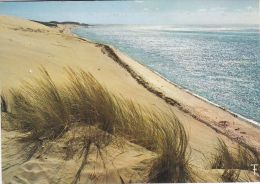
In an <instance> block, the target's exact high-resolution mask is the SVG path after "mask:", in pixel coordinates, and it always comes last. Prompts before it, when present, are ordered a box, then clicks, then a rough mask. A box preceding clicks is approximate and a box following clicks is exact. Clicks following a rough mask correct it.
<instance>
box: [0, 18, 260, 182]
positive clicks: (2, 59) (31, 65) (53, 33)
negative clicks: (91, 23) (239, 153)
mask: <svg viewBox="0 0 260 184" xmlns="http://www.w3.org/2000/svg"><path fill="white" fill-rule="evenodd" d="M62 29H63V28H62ZM62 29H61V28H49V27H46V26H43V25H41V24H38V23H35V22H30V21H27V20H22V19H18V18H12V17H5V16H0V33H1V34H0V44H1V45H0V81H1V89H2V90H3V91H5V90H8V89H9V88H10V87H17V86H18V85H19V84H20V82H21V81H22V80H28V79H30V78H31V77H33V76H37V75H38V74H39V71H38V68H39V67H40V66H44V67H46V68H47V69H48V71H49V72H50V74H51V75H52V76H53V78H54V79H55V80H57V81H59V82H63V81H64V80H65V78H64V70H63V67H66V66H70V67H72V68H80V69H83V70H85V71H89V72H91V73H92V74H93V76H94V77H95V78H96V79H97V80H98V81H99V82H100V83H102V84H103V85H105V86H106V87H107V88H108V90H109V91H112V92H113V93H115V94H117V95H122V96H124V97H125V98H127V99H132V100H133V101H135V102H136V103H139V104H141V105H144V106H147V107H149V108H153V109H161V110H162V111H165V112H169V110H173V111H174V112H175V114H176V115H177V117H178V118H179V119H180V121H181V122H182V123H183V124H184V126H185V128H186V130H187V133H188V135H189V138H190V145H191V148H192V155H191V156H192V162H193V164H194V165H196V167H198V168H199V169H205V168H206V167H207V166H208V164H209V163H208V162H207V157H209V156H210V155H211V153H212V152H214V149H215V146H216V143H217V139H218V137H221V138H222V139H224V140H225V141H226V142H227V143H228V144H230V145H232V144H235V143H234V142H232V141H231V140H230V139H229V138H227V137H226V136H225V135H228V136H229V137H232V138H233V139H239V140H242V141H244V142H245V143H247V144H249V145H250V146H255V147H257V148H260V130H259V129H258V128H255V127H254V126H252V125H250V124H248V123H246V122H244V121H243V120H240V119H238V118H236V117H234V116H232V115H231V114H229V113H227V112H225V111H223V110H221V109H220V108H217V107H215V106H213V105H210V104H208V103H206V102H204V101H202V100H200V99H198V98H196V97H194V96H192V95H190V94H188V93H186V92H184V91H183V90H181V89H179V88H178V87H176V86H174V85H172V84H170V83H169V82H167V81H165V80H164V79H162V78H160V77H159V76H158V75H156V74H154V73H153V72H151V71H150V70H148V69H146V68H145V67H143V66H142V65H140V64H139V63H137V62H135V61H133V60H132V59H131V58H129V57H127V56H126V55H124V54H122V53H120V52H118V51H115V52H116V53H117V54H118V56H119V57H120V59H122V60H123V61H124V62H125V63H127V64H128V65H129V66H130V67H131V68H132V69H133V70H135V71H136V73H137V74H138V75H140V76H142V77H143V78H144V79H145V80H146V81H147V82H149V83H150V85H151V86H152V87H153V88H155V89H157V90H158V91H161V92H163V93H164V94H165V96H168V97H170V98H172V99H174V100H176V101H178V102H179V103H180V104H181V106H182V107H183V108H184V109H185V110H187V111H188V112H189V113H184V112H183V109H180V108H179V107H178V106H172V105H169V104H167V103H166V102H165V100H164V99H162V98H160V97H158V96H156V95H155V94H153V93H151V92H149V91H148V90H147V89H146V88H145V87H144V86H143V85H140V84H138V83H137V81H136V79H134V78H133V77H132V76H131V74H130V73H129V72H128V71H127V70H125V69H124V68H123V67H121V66H120V65H119V64H118V63H116V62H115V61H114V60H113V59H112V58H111V57H109V56H108V55H107V54H104V53H103V52H102V47H98V46H97V45H96V44H93V43H90V42H87V41H84V40H82V39H79V38H77V37H75V36H73V35H71V34H69V33H68V32H67V31H65V32H62V31H61V30H62ZM201 120H203V122H204V123H202V122H201ZM221 121H227V122H228V126H224V127H223V126H222V124H221V123H220V122H221ZM208 125H210V126H213V127H215V128H216V129H217V130H218V131H219V132H222V133H219V132H217V131H216V130H214V129H212V128H210V127H209V126H208ZM237 128H239V131H237V130H235V129H237ZM223 134H224V135H223ZM12 135H13V136H16V132H9V131H3V132H2V138H3V151H2V152H3V166H4V167H5V166H6V165H8V163H10V162H13V161H14V160H12V159H13V158H12V157H11V155H12V154H13V151H15V149H17V147H14V146H12V144H8V143H5V140H6V139H10V136H12ZM8 137H9V138H8ZM11 141H12V140H11ZM57 147H58V148H57V149H58V150H59V149H60V148H61V147H62V146H61V147H59V145H57ZM126 147H127V150H129V152H128V153H125V154H124V155H122V157H120V158H118V159H117V166H119V167H122V169H120V171H121V170H122V173H124V174H123V175H122V177H125V178H126V180H125V179H124V180H125V181H126V182H129V179H131V177H130V175H131V174H133V176H134V178H135V179H136V180H135V181H142V179H144V178H143V177H139V178H138V177H137V176H138V172H141V173H142V174H141V175H142V176H143V173H144V172H145V171H144V170H145V169H144V164H145V165H149V164H147V163H146V161H147V160H149V159H150V160H151V159H153V158H154V157H155V155H154V154H153V153H151V152H149V151H147V150H143V149H142V148H140V147H139V146H137V145H132V144H130V143H128V144H127V146H126ZM113 149H114V150H113ZM113 149H112V148H111V149H110V151H113V152H120V151H122V150H120V149H118V148H116V149H115V148H113ZM140 149H141V150H140ZM139 154H143V155H144V156H141V157H140V158H139V157H138V158H136V155H139ZM93 155H94V154H93ZM9 159H11V160H12V161H10V160H9ZM97 162H98V161H97ZM62 164H63V163H62V161H61V160H59V159H58V158H57V157H56V156H55V155H54V156H53V155H52V156H50V158H48V159H44V158H43V159H40V160H36V159H33V160H31V161H29V162H26V163H23V164H22V165H20V166H19V167H18V166H16V167H13V168H10V169H7V170H4V171H3V176H4V180H5V181H12V182H13V183H19V181H25V182H24V183H26V182H27V181H28V182H27V183H30V182H32V180H35V181H39V182H41V183H48V182H49V183H50V181H53V180H51V179H50V178H52V177H56V178H58V177H59V176H58V175H57V176H55V174H54V173H56V172H57V171H58V169H59V168H58V167H59V166H60V165H62ZM99 164H100V163H95V164H93V165H97V167H98V165H99ZM76 166H78V163H77V161H75V160H73V161H71V162H70V163H66V164H65V165H62V167H63V169H64V170H66V172H69V173H68V174H66V173H65V174H64V175H65V176H66V177H72V176H73V173H71V172H75V171H73V170H72V169H71V168H75V167H76ZM134 168H137V169H136V170H135V169H134ZM138 168H139V169H138ZM140 168H143V169H140ZM138 170H140V171H138ZM110 171H111V172H115V171H113V169H112V168H111V169H110ZM89 172H91V169H89V170H88V169H86V171H85V173H84V174H85V175H88V174H89ZM50 173H52V175H51V174H50ZM84 174H83V175H84ZM103 174H104V173H103ZM101 175H102V174H101ZM112 176H115V177H114V178H113V177H112ZM17 177H18V178H17ZM19 177H20V178H19ZM21 177H23V178H21ZM31 177H37V178H33V179H32V178H31ZM66 177H65V178H61V179H63V180H64V181H66V180H67V178H66ZM83 178H85V179H86V180H88V179H89V177H83ZM111 178H112V179H113V180H111V182H119V183H120V181H119V180H120V178H119V177H118V175H116V173H113V174H111ZM111 178H110V179H111ZM70 179H71V178H70ZM103 179H104V178H103ZM139 179H140V180H139ZM29 180H31V181H29ZM213 181H214V179H213ZM82 183H84V182H83V180H82Z"/></svg>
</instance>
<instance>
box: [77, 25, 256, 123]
mask: <svg viewBox="0 0 260 184" xmlns="http://www.w3.org/2000/svg"><path fill="white" fill-rule="evenodd" d="M73 32H74V33H75V34H77V35H78V36H80V37H82V38H87V39H89V40H92V41H95V42H100V43H105V44H110V45H113V46H114V47H116V48H118V49H119V50H121V51H122V52H125V53H126V54H127V55H129V56H130V57H132V58H134V59H136V60H137V61H138V62H140V63H141V64H143V65H145V66H147V67H149V68H150V69H152V70H154V71H156V72H158V73H159V74H161V75H162V76H164V77H165V78H167V79H168V80H170V81H172V82H173V83H176V84H177V85H180V86H182V87H183V88H186V89H187V90H189V91H191V92H192V93H195V94H197V95H199V96H202V97H204V98H206V99H208V100H209V101H211V102H213V103H216V104H218V105H220V106H223V107H225V108H227V109H229V110H230V111H233V112H235V113H238V114H240V115H242V116H244V117H246V118H248V119H252V120H255V121H257V122H260V30H259V27H257V26H250V27H249V26H247V27H245V26H236V27H234V26H140V25H131V26H130V25H93V26H89V27H88V28H77V29H75V30H74V31H73Z"/></svg>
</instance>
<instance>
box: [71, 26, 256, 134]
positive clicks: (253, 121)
mask: <svg viewBox="0 0 260 184" xmlns="http://www.w3.org/2000/svg"><path fill="white" fill-rule="evenodd" d="M79 27H81V26H79ZM74 28H75V27H74ZM74 28H72V29H74ZM70 31H71V30H70ZM71 34H72V35H73V36H75V37H77V38H80V39H82V40H84V41H87V42H89V43H93V44H97V45H101V46H107V47H109V49H111V50H113V51H114V52H121V53H122V54H124V55H126V56H127V57H129V58H131V56H129V55H127V54H126V53H124V52H122V51H121V50H120V49H118V48H115V47H114V46H113V45H109V44H104V43H99V42H95V41H92V40H90V39H87V38H83V37H80V36H79V35H77V34H75V33H73V32H71ZM134 60H135V61H136V62H138V61H137V60H136V59H134ZM138 63H139V64H140V65H142V66H143V67H145V68H146V69H148V70H150V71H151V72H153V73H154V74H156V75H158V77H160V78H162V79H163V80H165V81H166V82H168V83H170V84H171V85H174V86H175V87H177V88H179V89H180V90H183V91H185V92H187V93H189V94H190V95H192V96H194V97H196V98H198V99H199V100H203V101H204V102H206V103H208V104H210V105H213V106H215V107H217V108H219V109H221V110H223V111H225V112H228V113H229V114H231V115H232V116H234V117H235V118H239V119H241V120H242V121H245V122H246V123H249V124H250V125H253V126H255V127H256V128H259V129H260V122H257V121H255V120H253V119H250V118H247V117H245V116H243V115H241V114H239V113H236V112H233V111H231V110H229V109H227V108H225V107H224V106H221V105H219V104H217V103H215V102H212V101H210V100H208V99H207V98H205V97H202V96H200V95H197V94H196V93H193V92H192V91H191V90H189V89H186V88H185V87H183V86H181V85H178V84H176V83H174V82H172V81H170V80H169V79H167V78H166V77H164V76H163V75H161V74H160V73H158V72H156V71H154V70H152V69H151V68H149V67H147V66H145V65H144V64H142V63H141V62H138ZM139 77H140V76H139ZM177 103H178V102H177Z"/></svg>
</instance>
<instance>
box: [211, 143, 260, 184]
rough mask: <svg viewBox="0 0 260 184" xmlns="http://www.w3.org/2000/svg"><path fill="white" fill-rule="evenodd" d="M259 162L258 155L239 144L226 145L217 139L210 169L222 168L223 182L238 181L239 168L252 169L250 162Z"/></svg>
mask: <svg viewBox="0 0 260 184" xmlns="http://www.w3.org/2000/svg"><path fill="white" fill-rule="evenodd" d="M253 163H254V164H257V163H258V164H260V162H259V155H258V154H257V152H255V151H253V150H252V151H250V150H249V149H246V148H244V147H243V146H241V145H239V144H238V145H237V147H228V146H227V145H226V144H225V142H224V141H223V140H221V139H219V140H218V145H217V148H216V152H215V153H214V154H213V156H212V158H211V168H212V169H224V172H223V174H222V176H221V179H222V181H224V182H235V181H239V176H240V172H241V170H248V171H252V166H251V164H253Z"/></svg>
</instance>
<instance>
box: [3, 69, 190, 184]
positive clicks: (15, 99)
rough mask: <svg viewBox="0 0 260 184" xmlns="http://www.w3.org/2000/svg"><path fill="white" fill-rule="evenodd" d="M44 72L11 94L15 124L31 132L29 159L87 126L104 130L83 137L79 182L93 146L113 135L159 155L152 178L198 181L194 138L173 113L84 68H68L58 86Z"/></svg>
mask: <svg viewBox="0 0 260 184" xmlns="http://www.w3.org/2000/svg"><path fill="white" fill-rule="evenodd" d="M41 71H42V76H41V77H40V78H36V79H33V81H31V82H25V83H24V84H23V86H22V87H21V88H18V89H12V90H10V93H8V94H7V96H8V115H9V118H10V122H12V123H13V127H14V128H15V129H17V130H19V131H21V132H24V133H25V135H26V136H24V137H22V138H21V141H23V142H26V143H28V145H29V146H28V148H29V151H28V154H27V155H28V157H27V160H28V159H30V158H32V157H33V156H34V154H35V153H36V152H37V151H39V149H42V146H41V145H42V144H43V143H46V142H48V141H55V140H56V139H58V138H60V137H62V136H63V135H64V134H65V133H66V132H68V131H69V130H71V129H72V128H75V127H76V126H77V125H78V124H81V125H84V126H86V127H92V128H95V129H98V130H100V131H101V132H103V133H97V134H93V135H94V136H90V135H88V134H89V132H90V131H86V136H85V138H84V139H82V154H81V155H82V158H83V161H82V165H81V167H80V168H79V170H78V172H77V175H76V176H75V179H74V181H73V182H72V183H77V181H78V180H79V177H80V173H81V170H82V169H83V168H84V166H85V165H86V164H87V161H86V160H87V155H88V152H89V148H90V146H91V145H94V146H96V147H97V148H98V149H102V148H103V147H105V146H106V145H107V144H109V143H110V141H111V140H112V139H111V136H114V137H118V139H120V138H124V139H126V140H128V141H131V142H133V143H135V144H138V145H141V146H143V147H145V148H146V149H148V150H151V151H153V152H155V153H157V155H158V157H157V159H156V160H155V161H154V163H153V165H152V168H151V172H150V174H149V176H148V179H147V181H150V182H187V181H190V182H191V181H193V179H192V171H191V168H190V163H189V151H188V150H189V146H188V136H187V135H186V133H185V130H184V128H183V126H182V124H181V123H180V122H179V121H178V119H177V118H176V117H175V115H174V114H173V113H172V112H169V113H162V112H153V111H150V110H147V109H146V108H144V107H141V106H139V105H137V104H134V103H133V102H132V101H129V100H125V99H123V98H121V97H118V96H115V95H113V94H111V93H110V92H109V91H108V90H107V89H106V88H104V87H103V86H102V85H101V84H100V83H99V82H98V81H96V80H95V78H94V77H93V76H92V75H91V74H90V73H87V72H84V71H82V70H80V71H74V70H72V69H71V68H67V69H66V71H67V74H68V81H67V82H66V83H65V84H63V85H57V84H56V83H55V82H54V81H53V80H52V78H51V77H50V75H49V74H48V72H47V71H46V69H44V68H41ZM4 101H6V100H4ZM104 132H105V133H104ZM76 141H78V140H77V139H74V138H73V137H72V138H71V139H70V140H69V141H68V145H73V144H75V143H78V144H81V143H79V142H76ZM68 150H70V151H69V152H68V154H67V157H66V158H67V159H69V158H71V157H73V153H74V152H75V150H73V148H72V146H71V148H70V149H68Z"/></svg>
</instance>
